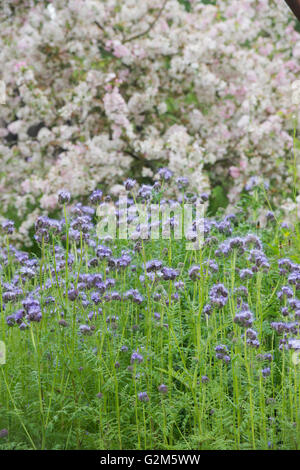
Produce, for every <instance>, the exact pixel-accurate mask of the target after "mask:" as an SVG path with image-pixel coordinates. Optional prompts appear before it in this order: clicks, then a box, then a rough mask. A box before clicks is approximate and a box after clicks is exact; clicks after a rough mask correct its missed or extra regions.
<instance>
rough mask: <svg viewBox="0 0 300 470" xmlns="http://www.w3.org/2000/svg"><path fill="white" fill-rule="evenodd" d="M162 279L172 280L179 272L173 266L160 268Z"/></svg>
mask: <svg viewBox="0 0 300 470" xmlns="http://www.w3.org/2000/svg"><path fill="white" fill-rule="evenodd" d="M161 272H162V276H163V279H164V280H165V281H174V280H175V279H176V277H178V276H179V273H178V271H177V270H176V269H173V268H166V267H165V268H162V270H161Z"/></svg>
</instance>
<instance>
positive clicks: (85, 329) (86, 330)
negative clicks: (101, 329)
mask: <svg viewBox="0 0 300 470" xmlns="http://www.w3.org/2000/svg"><path fill="white" fill-rule="evenodd" d="M79 331H80V333H81V334H83V335H89V334H91V328H90V327H89V326H88V325H80V327H79Z"/></svg>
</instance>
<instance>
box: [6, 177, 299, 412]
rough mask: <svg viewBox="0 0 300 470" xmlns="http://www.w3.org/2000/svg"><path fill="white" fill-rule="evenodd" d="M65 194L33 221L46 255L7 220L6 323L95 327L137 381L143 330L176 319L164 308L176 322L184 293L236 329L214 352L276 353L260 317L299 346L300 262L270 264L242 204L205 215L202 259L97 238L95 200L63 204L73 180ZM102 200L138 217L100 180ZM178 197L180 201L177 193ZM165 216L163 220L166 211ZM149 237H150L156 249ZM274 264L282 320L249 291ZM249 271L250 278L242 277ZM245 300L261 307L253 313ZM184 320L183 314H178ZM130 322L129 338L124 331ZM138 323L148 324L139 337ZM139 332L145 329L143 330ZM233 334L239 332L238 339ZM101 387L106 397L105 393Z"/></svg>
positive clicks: (144, 356) (288, 343) (283, 340)
mask: <svg viewBox="0 0 300 470" xmlns="http://www.w3.org/2000/svg"><path fill="white" fill-rule="evenodd" d="M160 176H161V178H163V179H164V182H165V183H166V182H168V181H169V180H171V178H172V175H171V172H168V171H167V169H166V168H164V169H163V171H161V172H160ZM135 185H136V183H135V182H134V184H133V183H130V184H128V180H127V181H126V182H125V187H126V186H127V187H128V188H129V187H130V188H132V187H133V186H135ZM148 186H149V187H148V190H149V191H147V193H148V194H149V198H147V199H146V201H145V205H146V206H147V204H148V205H150V204H151V200H152V198H155V197H156V194H155V191H154V185H153V186H151V185H148ZM58 198H59V201H60V203H61V205H63V206H64V207H63V208H62V212H63V214H64V217H62V218H61V219H60V220H56V219H50V218H49V217H47V216H39V217H37V219H36V221H35V232H36V240H37V242H38V243H40V246H41V249H42V253H44V251H45V249H46V250H47V249H49V250H50V251H49V252H48V256H42V258H41V259H37V258H31V257H30V256H29V255H28V253H25V252H22V251H20V250H18V249H17V248H16V247H15V246H14V245H12V244H10V237H11V236H12V232H13V224H12V223H10V221H5V222H4V223H3V225H2V231H3V234H4V235H5V236H3V247H1V248H0V282H1V303H0V311H1V313H2V315H3V318H5V321H6V325H7V327H9V328H12V329H13V328H19V329H20V330H21V331H22V332H23V333H22V335H23V334H24V335H26V334H27V333H28V331H27V332H26V330H28V329H30V328H31V325H32V324H34V325H35V326H36V327H37V328H39V327H40V324H42V325H43V321H45V322H47V321H50V322H51V323H52V324H53V326H56V327H57V328H60V329H62V330H64V331H66V330H70V326H71V325H72V330H73V331H75V334H76V335H78V341H79V344H80V342H86V343H88V341H89V340H90V339H91V338H90V337H95V336H97V335H99V334H101V335H102V336H105V335H108V336H109V337H110V338H113V339H119V340H120V345H119V349H118V354H119V352H120V353H122V354H120V356H122V357H121V358H120V357H119V355H118V357H117V358H116V360H115V362H114V368H115V369H122V367H123V366H124V362H125V363H126V366H127V369H128V371H130V372H132V373H133V376H134V380H137V381H139V380H140V379H141V378H142V377H143V368H144V367H145V364H147V362H148V360H149V359H151V360H153V355H154V354H153V351H151V348H150V346H149V344H147V345H145V344H144V339H145V332H146V333H147V332H149V328H151V331H154V333H153V334H155V332H157V331H158V332H159V334H161V335H163V334H168V331H169V330H170V328H169V323H165V321H164V318H166V319H167V321H168V322H169V319H170V318H171V314H170V312H171V311H172V312H173V313H174V311H173V310H172V309H175V308H176V309H178V311H181V310H179V309H181V308H182V307H183V305H185V304H187V303H188V304H189V305H193V306H196V308H197V309H198V311H199V315H198V316H197V317H199V319H200V321H204V325H205V326H209V325H210V323H211V324H212V325H214V322H216V321H218V322H222V321H223V319H224V318H225V317H226V319H227V320H226V321H227V323H226V326H225V325H224V331H225V330H226V328H227V325H229V329H230V334H228V335H226V336H225V337H224V336H223V335H222V336H220V337H217V336H216V338H215V339H214V344H213V347H214V348H215V358H216V359H218V360H220V361H223V363H224V367H225V365H226V367H228V368H229V370H230V367H231V352H230V349H229V348H231V351H233V349H234V348H235V343H236V342H238V341H240V343H241V344H242V345H243V343H245V346H249V351H250V352H251V348H253V349H255V350H258V355H257V358H258V359H260V360H262V361H268V362H269V363H272V360H273V355H272V354H271V353H270V352H265V351H264V347H265V344H264V341H263V337H262V334H263V332H262V329H260V330H259V328H261V326H262V324H263V325H264V327H265V326H266V323H267V327H268V328H269V327H271V329H272V330H273V331H274V332H275V333H277V334H278V336H279V338H278V340H277V342H278V343H279V350H280V351H282V352H283V353H285V352H286V351H289V350H292V351H298V350H300V344H299V339H298V338H299V334H300V300H299V299H298V298H297V290H299V289H298V286H299V284H300V282H299V276H300V265H299V264H297V263H295V262H293V261H291V260H290V259H289V258H282V259H280V260H279V261H278V266H277V265H276V266H275V268H274V267H273V266H271V261H270V259H269V258H268V256H267V254H266V253H265V251H264V244H263V243H262V241H261V239H260V238H259V237H258V236H257V235H254V234H252V233H248V234H246V235H245V236H235V233H234V231H235V227H236V226H235V224H237V215H236V214H230V215H225V216H224V217H223V218H217V219H206V220H205V223H204V227H205V230H204V232H205V236H204V240H203V250H204V253H205V254H204V256H203V258H201V260H200V261H199V258H198V257H197V252H194V253H193V255H192V256H191V259H195V260H197V264H192V263H190V264H189V265H187V264H186V262H180V263H178V260H176V262H175V261H174V259H173V258H172V257H169V256H166V255H167V254H168V253H169V251H168V248H166V247H164V248H163V249H162V247H161V245H160V243H159V244H158V246H160V248H159V249H156V248H155V246H154V245H155V244H154V243H153V241H149V240H148V239H145V240H140V239H139V240H132V239H129V240H128V241H127V243H126V249H124V244H122V243H120V244H119V245H118V242H117V240H115V239H112V238H111V237H103V238H101V239H99V236H98V234H97V230H96V227H95V222H96V220H95V213H96V211H95V208H94V207H91V206H89V205H83V204H80V203H75V204H74V205H73V206H72V207H68V206H67V207H66V205H68V204H69V203H70V201H71V199H72V197H71V194H70V193H69V192H68V191H66V190H62V191H60V192H59V193H58ZM104 200H106V201H109V202H108V203H109V204H110V205H111V209H112V211H113V212H114V213H115V214H116V215H117V216H118V217H119V219H118V220H120V218H121V217H124V216H125V217H127V218H128V220H130V221H131V222H132V220H133V219H132V213H131V210H130V209H131V208H132V204H131V202H130V201H129V203H128V207H127V211H125V212H122V213H121V212H120V211H121V209H120V206H119V205H118V204H115V203H113V202H112V200H111V198H110V197H108V196H104V195H103V193H102V191H98V190H94V191H93V192H92V194H91V196H90V198H89V201H90V204H92V205H95V204H98V205H101V204H103V203H104V202H103V201H104ZM195 200H197V197H196V199H195ZM171 202H172V204H173V206H176V204H177V203H179V199H177V200H172V201H171ZM122 210H123V209H122ZM243 217H244V218H246V217H247V215H246V214H244V215H243ZM169 222H170V223H171V222H172V221H171V219H170V220H169ZM196 222H197V221H196ZM192 223H194V222H192ZM160 225H161V226H162V225H163V222H162V221H160ZM238 230H239V228H238ZM224 240H225V241H224ZM170 241H172V239H169V240H168V243H167V245H168V246H169V243H170ZM66 247H68V249H67V248H66ZM148 247H152V251H150V254H151V256H149V251H148V249H147V248H148ZM205 250H206V251H205ZM208 251H209V253H208ZM49 253H51V256H50V255H49ZM181 254H182V253H181ZM208 254H209V257H208ZM236 255H238V256H236ZM194 256H195V258H193V257H194ZM233 259H234V260H235V263H236V264H235V272H236V273H237V274H238V275H237V276H236V278H235V283H234V286H233V285H232V276H227V272H226V269H228V267H230V269H232V265H231V264H230V263H231V261H232V260H233ZM182 260H183V259H182ZM217 260H218V261H217ZM193 262H194V261H193ZM172 264H175V265H174V266H172ZM12 266H13V269H12ZM271 269H276V270H277V272H276V276H277V277H278V275H279V282H278V287H277V292H276V295H274V296H273V297H274V299H275V301H276V302H277V303H278V313H279V316H280V315H282V316H283V317H285V320H287V321H281V317H280V318H279V320H278V321H272V322H270V321H269V319H264V318H261V317H260V315H261V314H260V313H259V311H258V310H259V309H255V302H256V301H257V294H256V287H254V292H255V295H254V299H253V298H252V299H251V289H250V286H251V283H252V284H253V285H252V287H253V286H254V285H255V284H254V283H255V281H256V277H259V278H260V280H261V279H265V278H266V277H268V276H269V273H270V270H271ZM244 281H246V283H247V286H246V285H243V282H244ZM236 284H237V285H236ZM233 287H234V288H233ZM200 291H202V297H201V301H200V296H199V297H197V295H198V292H200ZM54 292H55V293H56V296H54ZM246 302H249V305H250V306H251V310H253V311H255V312H256V313H255V316H254V314H253V313H252V312H251V310H250V307H249V305H248V303H246ZM169 309H170V310H169ZM125 310H126V313H125V314H124V311H125ZM182 310H183V309H182ZM173 313H172V314H173ZM176 315H177V313H176ZM256 317H258V318H256ZM181 321H184V320H183V319H182V318H181ZM3 323H4V322H3ZM149 325H150V326H149ZM128 331H129V332H130V335H131V336H130V341H129V340H128V338H127V336H126V335H127V332H128ZM258 331H260V334H258ZM138 332H141V335H140V337H138V336H137V335H138ZM12 333H13V332H12ZM135 334H136V337H138V338H139V339H137V340H136V337H135V336H134V335H135ZM233 334H234V335H235V336H234V340H235V342H234V341H232V340H233V336H232V335H233ZM275 336H276V337H277V335H275ZM219 341H221V344H218V342H219ZM126 342H127V344H125V343H126ZM223 342H225V343H226V344H223ZM104 349H105V348H104ZM108 349H109V348H108ZM247 350H248V349H247ZM243 351H244V349H243ZM272 353H273V351H272ZM151 355H152V357H151ZM220 364H222V363H220ZM269 365H270V366H271V365H272V364H269ZM261 374H262V376H263V377H264V378H267V377H268V376H269V375H270V374H271V367H267V368H265V369H263V370H262V371H261ZM198 382H199V384H200V385H201V384H206V383H208V382H209V379H208V377H207V376H206V375H201V376H200V375H199V381H198ZM139 386H140V387H141V388H140V389H139V390H143V388H142V387H143V386H144V385H143V384H142V382H139ZM144 390H145V389H144ZM168 390H169V389H168V387H167V386H166V385H165V384H164V383H160V385H158V384H156V392H159V393H161V394H162V395H167V394H168ZM98 397H99V398H101V397H102V394H101V393H100V394H98ZM137 400H138V401H141V402H144V403H146V402H148V401H150V390H148V388H147V392H146V391H138V393H137Z"/></svg>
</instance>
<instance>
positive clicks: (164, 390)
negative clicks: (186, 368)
mask: <svg viewBox="0 0 300 470" xmlns="http://www.w3.org/2000/svg"><path fill="white" fill-rule="evenodd" d="M158 391H159V392H160V393H163V394H165V393H168V387H167V386H166V385H165V384H161V385H159V387H158Z"/></svg>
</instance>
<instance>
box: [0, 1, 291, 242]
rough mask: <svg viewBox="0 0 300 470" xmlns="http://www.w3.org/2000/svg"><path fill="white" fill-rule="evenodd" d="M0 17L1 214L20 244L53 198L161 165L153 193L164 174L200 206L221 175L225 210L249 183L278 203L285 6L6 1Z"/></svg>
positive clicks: (284, 141)
mask: <svg viewBox="0 0 300 470" xmlns="http://www.w3.org/2000/svg"><path fill="white" fill-rule="evenodd" d="M187 5H188V6H189V7H187ZM1 17H2V18H1V31H0V44H1V47H0V64H1V65H2V66H1V76H0V78H1V80H3V81H4V82H5V85H6V103H5V104H4V105H1V106H0V113H1V114H0V136H1V139H2V140H1V144H0V158H1V165H2V169H3V172H1V175H0V206H1V212H2V214H3V216H4V217H5V216H6V215H7V214H8V213H9V211H10V208H11V207H14V208H15V216H16V220H18V231H17V232H16V234H15V237H16V238H18V239H19V240H20V241H22V242H26V243H27V244H30V243H31V241H30V238H29V236H28V234H29V230H30V228H31V227H32V225H33V223H34V221H35V219H36V217H37V215H40V214H41V213H44V214H49V213H51V212H53V211H55V210H56V204H57V200H58V196H57V192H58V190H59V189H61V188H66V190H67V191H70V192H71V194H72V197H73V198H74V199H77V198H79V197H83V196H87V195H88V194H89V193H90V192H91V191H93V190H94V189H95V188H96V187H97V185H98V184H99V183H100V182H101V183H103V184H104V185H107V187H111V188H112V192H113V193H114V194H116V193H118V192H120V191H122V189H123V186H122V185H121V184H120V182H121V180H122V179H124V178H125V177H126V176H132V175H134V177H139V178H145V179H146V180H145V183H147V181H148V180H149V178H152V177H153V169H155V167H156V166H160V165H161V164H165V163H167V164H168V166H169V169H168V170H162V171H160V174H159V182H157V186H156V188H159V187H160V186H163V185H164V184H165V182H166V181H169V180H170V178H171V177H172V175H174V176H173V190H174V191H178V192H179V193H182V192H184V191H186V189H187V185H188V183H189V184H190V188H191V189H192V190H194V189H195V188H197V189H199V190H200V192H201V191H203V198H207V194H208V193H209V190H210V186H213V185H214V182H215V181H220V180H222V179H223V180H224V179H228V178H227V177H228V176H229V182H230V183H231V184H230V185H229V186H230V189H229V194H228V197H229V201H230V203H231V204H233V203H234V202H235V201H236V200H237V198H238V196H239V194H240V193H241V191H242V189H243V186H244V181H245V180H247V179H248V178H249V177H250V176H253V175H255V174H261V175H263V177H264V178H265V179H267V180H268V181H269V182H270V183H274V188H280V191H278V192H275V196H274V197H275V199H276V200H277V201H278V200H279V198H280V196H281V194H282V193H283V192H284V188H289V187H290V185H291V182H292V177H291V176H289V174H288V172H287V161H288V159H287V158H286V157H287V156H288V155H289V153H290V149H291V146H292V137H291V133H290V129H291V119H290V116H291V115H292V113H293V112H295V110H296V109H297V104H293V101H292V99H291V98H292V97H291V84H292V83H293V82H294V81H295V79H296V78H297V76H298V74H299V70H300V66H299V64H298V59H299V57H300V35H299V33H298V32H297V31H296V30H295V28H294V22H293V19H292V15H291V13H290V11H289V10H288V8H287V6H286V5H285V2H283V1H282V2H273V1H272V0H257V1H254V0H245V1H242V2H241V1H240V0H217V1H216V2H200V1H198V0H190V1H189V2H185V3H184V2H179V1H178V0H167V1H164V2H162V1H161V0H144V1H142V2H134V1H132V0H125V1H123V2H120V1H119V0H103V1H99V2H98V1H97V2H96V1H95V0H70V1H68V2H65V1H63V0H53V1H51V2H36V1H34V0H26V1H19V0H6V1H5V2H4V5H3V8H2V12H1ZM211 168H213V171H209V170H210V169H211ZM185 174H188V175H189V181H187V180H186V178H185V176H184V175H185ZM208 175H211V176H210V177H209V176H208ZM209 178H211V181H210V180H209ZM251 181H252V180H251ZM253 182H254V179H253V181H252V182H250V183H249V185H248V187H247V189H248V190H251V189H252V188H253V184H254V183H253ZM134 184H135V181H134V180H133V179H130V180H128V181H127V184H126V185H125V188H126V190H130V189H132V188H133V187H134ZM64 194H67V192H66V193H64ZM64 194H63V193H62V194H61V195H60V196H59V198H60V200H61V201H62V200H63V199H65V196H64ZM140 195H141V196H142V197H144V198H147V197H149V195H150V193H149V187H148V184H145V185H144V186H143V187H142V188H140ZM99 199H101V193H94V195H93V196H92V198H91V202H96V201H98V200H99ZM291 205H292V202H291V201H289V202H288V203H287V205H286V207H285V208H286V210H287V211H288V210H289V208H290V206H291ZM270 217H271V216H269V218H270ZM227 226H228V223H227V222H225V223H224V224H223V226H221V227H220V230H223V231H224V230H226V229H227Z"/></svg>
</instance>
